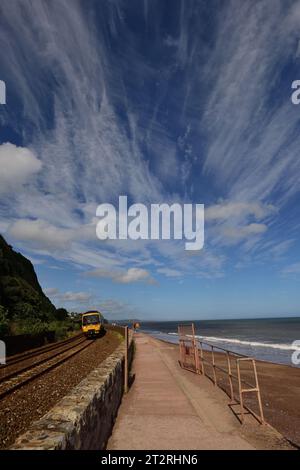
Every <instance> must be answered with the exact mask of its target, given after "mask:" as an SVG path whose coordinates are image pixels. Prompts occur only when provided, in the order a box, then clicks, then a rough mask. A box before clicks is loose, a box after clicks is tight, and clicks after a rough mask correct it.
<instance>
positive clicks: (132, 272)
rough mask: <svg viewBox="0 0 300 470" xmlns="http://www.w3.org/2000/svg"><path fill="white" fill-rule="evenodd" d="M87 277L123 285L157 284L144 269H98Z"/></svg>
mask: <svg viewBox="0 0 300 470" xmlns="http://www.w3.org/2000/svg"><path fill="white" fill-rule="evenodd" d="M86 276H87V277H103V278H108V279H111V280H113V281H114V282H119V283H121V284H132V283H135V282H144V283H146V284H154V283H155V280H154V279H153V278H152V277H151V275H150V272H149V271H147V270H146V269H142V268H129V269H127V270H123V271H114V270H113V271H108V270H104V269H96V270H94V271H89V272H87V273H86Z"/></svg>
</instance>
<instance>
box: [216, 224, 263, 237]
mask: <svg viewBox="0 0 300 470" xmlns="http://www.w3.org/2000/svg"><path fill="white" fill-rule="evenodd" d="M267 229H268V227H267V226H266V225H265V224H256V223H253V224H249V225H245V226H244V227H224V229H223V233H224V235H225V237H227V238H232V239H234V240H236V241H240V240H243V239H245V238H248V237H251V236H253V235H260V234H262V233H264V232H266V230H267Z"/></svg>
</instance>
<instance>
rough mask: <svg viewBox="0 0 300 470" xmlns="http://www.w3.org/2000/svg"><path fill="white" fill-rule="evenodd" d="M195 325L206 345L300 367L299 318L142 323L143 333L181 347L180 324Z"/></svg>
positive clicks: (141, 329) (198, 334)
mask: <svg viewBox="0 0 300 470" xmlns="http://www.w3.org/2000/svg"><path fill="white" fill-rule="evenodd" d="M192 322H193V323H194V325H195V331H196V336H197V337H198V338H199V339H202V340H203V341H204V342H207V343H210V344H213V345H215V346H218V347H220V348H223V349H227V350H230V351H233V352H237V353H240V354H244V355H246V356H251V357H254V358H255V359H260V360H263V361H268V362H275V363H278V364H286V365H290V366H294V367H300V318H268V319H251V320H249V319H247V320H244V319H243V320H189V321H181V322H180V321H144V322H143V321H142V322H141V324H140V331H142V332H144V333H148V334H150V335H152V336H154V337H155V338H158V339H162V340H164V341H168V342H170V343H178V324H189V323H192ZM295 341H298V345H294V344H293V343H294V342H295Z"/></svg>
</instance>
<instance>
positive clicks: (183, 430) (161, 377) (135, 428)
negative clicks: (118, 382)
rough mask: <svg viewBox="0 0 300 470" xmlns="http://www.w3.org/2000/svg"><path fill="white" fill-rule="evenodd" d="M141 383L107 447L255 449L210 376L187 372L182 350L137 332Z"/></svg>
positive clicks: (136, 371) (134, 386) (125, 403)
mask: <svg viewBox="0 0 300 470" xmlns="http://www.w3.org/2000/svg"><path fill="white" fill-rule="evenodd" d="M135 341H136V355H135V359H134V363H133V374H135V380H134V382H133V384H132V386H131V388H130V391H129V393H128V394H127V395H126V396H125V397H124V398H123V401H122V404H121V407H120V409H119V413H118V417H117V421H116V423H115V426H114V429H113V433H112V436H111V438H110V440H109V442H108V446H107V449H111V450H117V449H122V450H132V449H133V450H138V449H144V450H160V449H165V450H169V449H172V450H182V449H195V450H196V449H197V450H201V449H203V450H205V449H254V448H259V447H264V446H260V445H259V446H256V445H255V446H254V445H253V441H252V442H251V443H250V441H251V439H250V440H249V439H248V438H247V437H245V435H242V431H241V425H240V424H239V423H238V421H237V419H236V417H235V416H234V415H233V414H232V412H231V411H230V410H229V408H228V406H227V404H228V399H227V397H226V396H225V395H224V394H223V392H222V391H220V390H219V389H217V388H216V387H214V386H213V384H212V383H211V382H210V381H209V380H208V379H207V378H205V377H202V376H198V375H195V374H193V373H191V372H188V371H185V370H182V369H181V368H180V366H179V364H178V361H177V359H178V358H177V348H175V347H174V346H173V345H168V344H167V343H163V342H161V341H158V340H155V339H154V338H151V337H150V336H148V335H144V334H137V335H136V336H135Z"/></svg>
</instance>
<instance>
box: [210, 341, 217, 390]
mask: <svg viewBox="0 0 300 470" xmlns="http://www.w3.org/2000/svg"><path fill="white" fill-rule="evenodd" d="M211 356H212V366H213V373H214V384H215V385H217V374H216V363H215V354H214V347H213V346H211Z"/></svg>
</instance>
